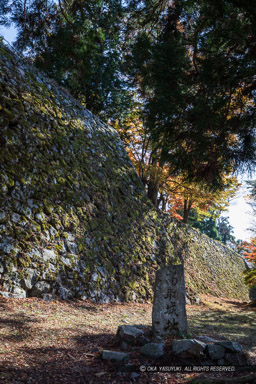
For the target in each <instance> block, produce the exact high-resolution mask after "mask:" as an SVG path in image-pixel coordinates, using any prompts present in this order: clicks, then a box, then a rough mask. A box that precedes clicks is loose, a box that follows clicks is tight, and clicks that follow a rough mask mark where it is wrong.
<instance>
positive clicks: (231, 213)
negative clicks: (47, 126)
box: [0, 26, 255, 240]
mask: <svg viewBox="0 0 256 384" xmlns="http://www.w3.org/2000/svg"><path fill="white" fill-rule="evenodd" d="M0 35H3V36H4V38H5V39H6V40H7V41H8V42H9V43H12V42H13V41H14V40H15V36H16V30H15V28H13V27H10V28H8V29H7V28H4V27H2V26H0ZM239 179H240V181H241V182H242V183H243V185H242V187H241V188H240V190H239V192H238V194H237V196H236V198H234V199H233V200H232V202H231V203H230V206H229V209H228V211H227V212H226V213H225V214H224V215H223V216H228V217H229V221H230V224H231V225H232V226H233V227H234V235H235V237H236V238H237V239H241V240H249V239H250V237H251V232H250V231H248V229H249V228H250V227H252V220H253V219H252V209H251V207H250V206H249V204H248V203H247V202H246V198H245V195H246V194H247V193H248V192H247V190H246V183H245V181H246V180H247V179H248V177H246V176H242V175H240V177H239ZM254 179H255V176H254Z"/></svg>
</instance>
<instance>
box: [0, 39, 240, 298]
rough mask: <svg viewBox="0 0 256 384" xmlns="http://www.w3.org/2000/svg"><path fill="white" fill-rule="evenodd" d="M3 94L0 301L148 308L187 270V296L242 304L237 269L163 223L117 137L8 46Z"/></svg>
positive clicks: (0, 71) (202, 242)
mask: <svg viewBox="0 0 256 384" xmlns="http://www.w3.org/2000/svg"><path fill="white" fill-rule="evenodd" d="M0 95H1V99H0V101H1V104H0V130H1V132H0V133H1V135H0V291H1V293H2V294H3V295H5V296H12V297H30V296H39V297H44V298H50V297H51V296H52V295H56V296H60V297H62V298H65V299H67V298H72V297H78V298H93V299H95V300H99V301H102V302H107V301H111V300H145V299H150V298H151V297H152V284H153V281H154V273H155V271H156V269H158V268H159V266H161V265H164V264H168V263H180V262H181V260H183V261H184V262H185V267H186V279H187V287H188V290H189V291H190V292H193V293H194V294H196V293H200V292H210V293H221V294H226V295H230V296H231V297H232V296H233V297H243V298H246V297H247V288H246V287H245V285H244V284H243V278H242V270H243V269H244V265H243V261H242V259H241V258H240V257H239V256H238V255H236V254H235V253H234V252H232V251H230V250H228V249H227V248H225V247H223V246H222V245H221V244H220V243H216V242H214V241H212V240H210V239H208V238H207V237H206V236H203V235H201V234H200V233H199V232H197V231H195V230H192V229H190V228H188V227H186V226H183V225H182V224H180V223H176V222H174V221H172V220H171V219H170V218H169V217H168V216H166V215H161V214H160V213H158V212H157V211H156V210H155V209H154V208H153V206H152V204H151V202H150V201H149V200H148V199H147V197H146V195H145V193H144V189H143V185H142V184H141V182H140V179H139V178H138V176H137V174H136V171H135V169H134V168H133V166H132V164H131V162H130V160H129V158H128V156H127V154H126V152H125V149H124V147H123V145H122V143H121V141H120V139H119V136H118V134H117V132H116V131H115V130H114V129H113V128H111V127H109V126H107V125H105V124H103V123H102V122H101V121H100V120H99V119H98V118H97V117H95V116H93V115H92V114H91V113H90V112H89V111H87V110H86V109H85V108H83V107H82V106H81V105H80V104H79V103H78V102H77V101H76V100H75V99H73V98H72V97H71V96H70V94H69V93H68V92H67V91H66V90H65V89H63V88H61V87H60V86H58V85H57V84H56V83H55V82H54V81H52V80H49V79H47V78H46V77H45V76H44V75H43V74H41V73H39V72H38V71H37V70H36V69H35V68H33V66H31V65H29V64H28V63H27V61H26V60H25V59H23V58H21V57H19V56H17V54H15V53H13V52H12V51H11V50H10V49H8V48H7V47H6V46H4V45H3V43H0ZM216 271H217V273H216Z"/></svg>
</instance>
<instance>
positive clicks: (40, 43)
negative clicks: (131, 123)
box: [5, 0, 131, 120]
mask: <svg viewBox="0 0 256 384" xmlns="http://www.w3.org/2000/svg"><path fill="white" fill-rule="evenodd" d="M10 10H11V19H10V21H12V22H14V23H15V24H16V26H17V27H18V38H17V41H16V42H15V44H14V45H15V47H16V48H18V49H20V50H22V51H25V52H26V54H27V55H30V56H31V57H33V59H34V62H35V65H36V66H37V67H38V68H39V69H40V70H43V71H45V72H46V74H47V75H48V76H50V77H51V78H54V79H56V80H57V81H58V82H59V83H60V84H62V85H64V86H66V87H68V88H69V90H70V91H71V93H72V94H73V95H74V96H75V97H76V98H78V99H79V100H80V101H81V102H83V103H84V104H85V105H86V107H87V108H88V109H90V110H91V111H92V112H94V113H96V114H98V115H100V116H101V118H102V119H105V120H107V119H108V118H109V117H111V118H112V119H115V118H117V117H118V118H119V119H120V118H122V115H123V114H124V113H125V111H126V109H127V108H128V106H129V104H130V102H131V97H130V90H129V88H128V86H127V84H126V79H125V76H124V73H123V68H122V67H123V53H122V49H121V48H122V46H121V44H122V43H123V31H122V29H123V25H122V23H123V18H124V14H125V8H124V7H123V5H122V1H121V0H109V1H107V2H105V1H103V0H88V1H84V0H70V1H66V0H60V1H58V2H57V3H56V2H55V1H53V0H31V1H30V2H29V3H28V2H26V0H15V1H12V2H11V8H10ZM5 12H6V10H5Z"/></svg>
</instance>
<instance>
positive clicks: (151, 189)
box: [148, 180, 158, 207]
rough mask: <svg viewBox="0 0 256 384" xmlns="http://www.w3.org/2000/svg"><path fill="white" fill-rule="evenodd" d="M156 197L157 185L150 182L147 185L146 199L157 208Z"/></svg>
mask: <svg viewBox="0 0 256 384" xmlns="http://www.w3.org/2000/svg"><path fill="white" fill-rule="evenodd" d="M157 195H158V184H157V183H155V182H154V181H152V180H150V181H149V183H148V197H149V198H150V200H151V201H152V203H153V204H154V206H155V207H157Z"/></svg>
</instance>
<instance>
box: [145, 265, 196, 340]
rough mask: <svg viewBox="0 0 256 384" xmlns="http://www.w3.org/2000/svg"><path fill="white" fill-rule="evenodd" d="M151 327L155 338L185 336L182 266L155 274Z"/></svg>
mask: <svg viewBox="0 0 256 384" xmlns="http://www.w3.org/2000/svg"><path fill="white" fill-rule="evenodd" d="M152 327H153V332H154V335H155V336H163V335H175V334H180V333H182V334H184V335H186V334H187V331H188V329H187V315H186V292H185V278H184V267H183V265H171V266H167V267H164V268H161V269H159V270H158V271H157V272H156V281H155V288H154V302H153V312H152Z"/></svg>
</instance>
